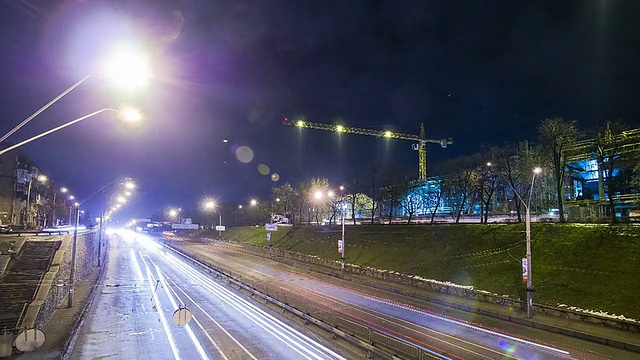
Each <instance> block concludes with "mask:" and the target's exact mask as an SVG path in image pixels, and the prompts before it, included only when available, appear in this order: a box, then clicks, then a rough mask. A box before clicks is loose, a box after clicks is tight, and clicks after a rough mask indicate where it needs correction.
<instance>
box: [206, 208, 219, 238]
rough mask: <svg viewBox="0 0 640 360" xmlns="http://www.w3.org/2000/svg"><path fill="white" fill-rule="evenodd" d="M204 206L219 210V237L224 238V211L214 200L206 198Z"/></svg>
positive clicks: (211, 209)
mask: <svg viewBox="0 0 640 360" xmlns="http://www.w3.org/2000/svg"><path fill="white" fill-rule="evenodd" d="M204 208H205V209H206V210H207V211H214V212H217V213H218V215H219V221H218V239H220V238H222V213H221V212H220V211H218V210H217V209H216V208H217V204H216V202H215V201H214V200H206V201H205V203H204Z"/></svg>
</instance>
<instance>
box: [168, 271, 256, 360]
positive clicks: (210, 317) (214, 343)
mask: <svg viewBox="0 0 640 360" xmlns="http://www.w3.org/2000/svg"><path fill="white" fill-rule="evenodd" d="M163 273H165V272H164V271H163ZM165 276H166V273H165ZM166 277H167V279H169V281H171V283H172V284H173V286H174V287H176V288H177V289H178V290H180V292H182V293H183V294H184V296H186V297H187V299H189V301H190V302H191V303H192V304H194V305H195V306H197V307H198V309H200V311H202V313H203V314H205V315H206V316H207V317H208V318H209V320H211V321H212V322H213V323H214V324H215V325H216V326H217V327H218V328H220V330H222V331H223V332H224V333H225V334H226V335H227V336H228V337H229V338H230V339H231V340H233V342H234V343H236V345H238V347H239V348H241V349H242V350H243V351H244V352H245V353H246V354H247V355H248V356H249V357H251V358H252V359H253V360H258V359H257V358H256V357H255V356H253V354H252V353H251V352H250V351H249V350H247V348H245V347H244V346H243V345H242V344H241V343H240V341H238V339H236V338H235V337H234V336H233V335H231V333H229V332H228V331H227V329H225V328H224V327H223V326H222V325H221V324H220V323H219V322H217V321H216V319H214V318H213V317H212V316H211V315H209V313H208V312H207V311H206V310H205V309H204V308H203V307H202V306H200V304H198V303H197V302H196V301H195V300H194V299H193V298H192V297H191V296H189V294H187V293H186V292H185V291H184V290H183V289H182V288H181V287H180V286H178V284H176V282H175V281H173V280H172V279H171V278H169V277H168V276H166ZM170 290H171V291H174V290H173V288H171V289H170ZM174 293H175V291H174ZM176 297H178V295H177V294H176ZM193 319H194V320H196V316H195V315H193ZM196 323H197V324H198V326H200V328H201V329H202V331H203V332H204V333H205V335H206V336H207V337H208V338H209V340H210V341H211V343H213V345H214V346H215V347H216V349H218V352H220V355H222V356H223V357H224V358H225V359H226V358H227V357H226V356H225V355H224V353H223V352H222V350H220V348H219V347H218V345H217V344H216V342H215V341H214V340H213V339H212V338H211V336H209V334H208V333H207V331H206V330H205V329H204V327H203V326H202V325H201V324H200V322H199V321H197V320H196Z"/></svg>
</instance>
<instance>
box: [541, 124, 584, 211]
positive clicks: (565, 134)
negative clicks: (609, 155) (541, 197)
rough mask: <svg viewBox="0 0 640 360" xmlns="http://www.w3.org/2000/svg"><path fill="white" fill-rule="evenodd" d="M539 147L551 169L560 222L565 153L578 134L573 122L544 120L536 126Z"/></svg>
mask: <svg viewBox="0 0 640 360" xmlns="http://www.w3.org/2000/svg"><path fill="white" fill-rule="evenodd" d="M538 135H539V140H540V145H541V146H542V148H543V149H544V160H545V161H546V163H547V165H548V166H549V167H550V168H551V171H552V173H553V176H554V179H555V185H556V191H557V196H558V210H559V217H560V219H559V220H560V222H564V221H565V216H564V178H565V173H566V168H567V158H566V152H567V150H568V148H569V147H570V146H571V145H573V144H574V143H575V141H576V140H577V139H578V136H579V132H578V128H577V125H576V121H575V120H570V121H567V120H564V119H562V118H551V119H545V120H543V121H542V123H540V125H539V126H538Z"/></svg>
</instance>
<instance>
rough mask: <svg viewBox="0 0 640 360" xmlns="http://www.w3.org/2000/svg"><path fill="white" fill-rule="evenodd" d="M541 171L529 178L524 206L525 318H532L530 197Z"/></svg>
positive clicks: (535, 170)
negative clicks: (525, 249)
mask: <svg viewBox="0 0 640 360" xmlns="http://www.w3.org/2000/svg"><path fill="white" fill-rule="evenodd" d="M540 171H542V169H540V168H535V169H534V170H533V176H532V177H531V187H530V188H529V201H528V202H527V204H526V208H527V214H526V215H527V218H526V222H525V232H526V234H527V289H526V291H527V317H528V318H530V317H532V316H533V291H534V290H533V280H532V277H533V276H532V273H531V197H532V195H533V183H534V181H535V180H536V174H539V173H540Z"/></svg>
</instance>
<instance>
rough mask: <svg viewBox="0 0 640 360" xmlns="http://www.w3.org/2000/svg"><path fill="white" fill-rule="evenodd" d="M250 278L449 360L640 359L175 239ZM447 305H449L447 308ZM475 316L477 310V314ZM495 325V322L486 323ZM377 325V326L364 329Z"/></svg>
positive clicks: (306, 306)
mask: <svg viewBox="0 0 640 360" xmlns="http://www.w3.org/2000/svg"><path fill="white" fill-rule="evenodd" d="M170 242H171V244H172V246H175V247H177V248H179V249H181V250H183V251H185V252H189V253H191V254H194V255H195V256H197V257H198V258H201V259H206V261H208V262H211V263H212V264H214V265H216V266H219V267H221V268H223V269H226V270H227V271H228V272H231V273H232V274H234V277H241V278H242V280H243V281H244V282H245V283H248V284H251V285H253V286H254V287H256V288H258V289H260V290H262V291H263V292H266V293H271V294H272V295H273V296H274V297H277V298H279V299H281V300H283V298H284V301H286V302H287V303H288V304H290V305H292V306H294V307H296V308H298V309H300V310H302V311H304V312H306V313H310V314H311V315H313V316H315V317H318V318H321V319H323V320H325V322H329V323H332V324H341V325H344V326H346V327H347V328H350V329H353V330H354V333H360V334H361V335H364V336H370V333H369V334H367V332H368V331H370V330H373V331H375V332H377V333H379V334H381V336H382V337H381V338H378V339H379V340H378V341H377V342H378V343H380V342H383V340H385V339H386V340H388V341H402V342H403V343H405V344H407V346H408V347H409V349H406V350H411V351H415V350H417V351H418V352H424V354H425V355H426V354H431V355H437V356H439V357H441V358H449V359H496V358H502V359H606V358H612V359H634V358H637V354H634V353H630V352H627V351H623V350H619V349H615V348H610V347H606V346H602V345H600V344H595V343H591V342H587V341H582V340H578V339H574V338H570V337H566V336H562V335H558V334H552V333H547V332H544V331H541V330H537V329H531V328H528V327H525V326H520V325H516V324H513V323H509V322H505V321H499V320H496V319H483V321H482V323H483V325H481V324H480V323H478V322H479V321H480V319H477V318H476V319H469V315H468V314H460V313H455V312H450V311H448V310H447V312H445V311H434V310H433V308H430V307H429V306H428V305H425V304H418V303H416V302H412V301H410V300H407V299H402V298H401V297H399V296H397V295H396V294H389V293H385V292H383V291H379V290H374V289H370V288H366V287H364V286H358V285H355V284H352V283H349V282H345V281H341V280H339V279H336V278H333V277H327V276H321V275H318V274H316V273H314V272H313V271H307V270H304V268H298V267H291V266H287V265H284V264H282V263H279V262H276V261H273V260H271V259H268V258H264V257H257V256H254V255H252V254H251V253H250V252H249V251H247V250H246V249H244V248H243V247H241V246H237V245H234V244H229V243H226V242H217V241H211V240H206V239H201V240H200V242H193V241H188V242H187V241H180V239H177V238H176V239H174V240H170ZM440 310H442V309H440ZM474 316H475V315H474ZM487 324H488V325H487ZM365 329H370V330H365Z"/></svg>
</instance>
